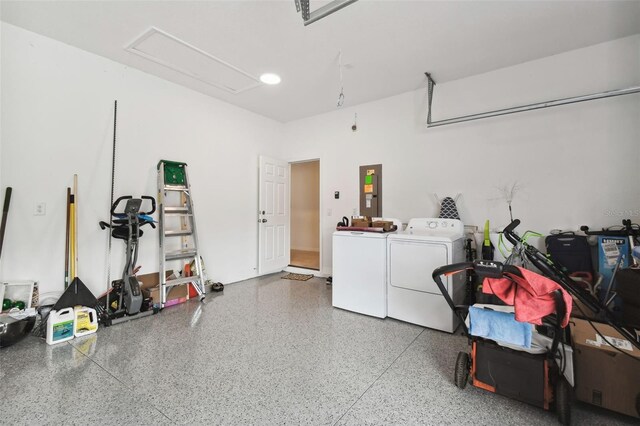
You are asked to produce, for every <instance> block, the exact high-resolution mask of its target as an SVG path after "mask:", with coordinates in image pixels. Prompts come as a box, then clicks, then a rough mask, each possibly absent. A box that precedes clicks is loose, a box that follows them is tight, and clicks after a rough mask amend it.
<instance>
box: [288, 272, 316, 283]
mask: <svg viewBox="0 0 640 426" xmlns="http://www.w3.org/2000/svg"><path fill="white" fill-rule="evenodd" d="M280 278H282V279H283V280H295V281H307V280H310V279H311V278H313V274H309V275H307V274H293V273H290V274H287V275H283V276H281V277H280Z"/></svg>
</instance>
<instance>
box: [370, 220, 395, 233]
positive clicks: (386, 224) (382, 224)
mask: <svg viewBox="0 0 640 426" xmlns="http://www.w3.org/2000/svg"><path fill="white" fill-rule="evenodd" d="M371 226H372V227H374V228H382V229H384V231H385V232H389V231H391V230H392V229H393V222H392V221H390V220H375V221H373V222H372V223H371Z"/></svg>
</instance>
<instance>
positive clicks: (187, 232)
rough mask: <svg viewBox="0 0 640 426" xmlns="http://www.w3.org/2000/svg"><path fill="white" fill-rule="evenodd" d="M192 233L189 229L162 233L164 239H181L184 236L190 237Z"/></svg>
mask: <svg viewBox="0 0 640 426" xmlns="http://www.w3.org/2000/svg"><path fill="white" fill-rule="evenodd" d="M192 234H193V232H191V230H189V229H179V230H176V231H164V236H165V237H182V236H185V235H192Z"/></svg>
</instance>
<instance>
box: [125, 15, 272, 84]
mask: <svg viewBox="0 0 640 426" xmlns="http://www.w3.org/2000/svg"><path fill="white" fill-rule="evenodd" d="M125 50H127V51H128V52H131V53H135V54H136V55H139V56H142V57H143V58H145V59H148V60H150V61H153V62H155V63H157V64H160V65H163V66H165V67H167V68H171V69H172V70H174V71H177V72H179V73H182V74H185V75H188V76H189V77H192V78H195V79H196V80H199V81H202V82H203V83H207V84H210V85H212V86H215V87H217V88H219V89H222V90H225V91H227V92H229V93H233V94H234V95H237V94H238V93H242V92H244V91H246V90H249V89H253V88H254V87H258V86H260V85H262V83H261V82H260V80H259V79H258V77H255V76H253V75H251V74H249V73H248V72H246V71H243V70H241V69H240V68H238V67H235V66H233V65H231V64H230V63H228V62H225V61H223V60H222V59H220V58H217V57H215V56H213V55H211V54H209V53H207V52H205V51H204V50H202V49H199V48H197V47H195V46H193V45H191V44H189V43H187V42H185V41H183V40H180V39H179V38H177V37H175V36H173V35H171V34H169V33H167V32H165V31H162V30H160V29H158V28H155V27H151V28H149V29H148V30H147V31H145V32H144V33H143V34H142V35H141V36H140V37H138V38H136V39H135V40H134V41H133V42H131V43H130V44H129V45H127V46H125Z"/></svg>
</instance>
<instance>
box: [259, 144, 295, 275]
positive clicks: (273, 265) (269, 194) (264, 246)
mask: <svg viewBox="0 0 640 426" xmlns="http://www.w3.org/2000/svg"><path fill="white" fill-rule="evenodd" d="M258 206H259V207H258V208H259V212H258V228H259V229H258V235H259V237H258V240H259V241H258V246H259V249H258V275H264V274H269V273H271V272H277V271H281V270H283V269H284V268H286V267H287V265H289V255H290V253H289V220H290V214H289V163H287V162H286V161H283V160H277V159H274V158H269V157H265V156H262V155H261V156H260V194H259V201H258Z"/></svg>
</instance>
